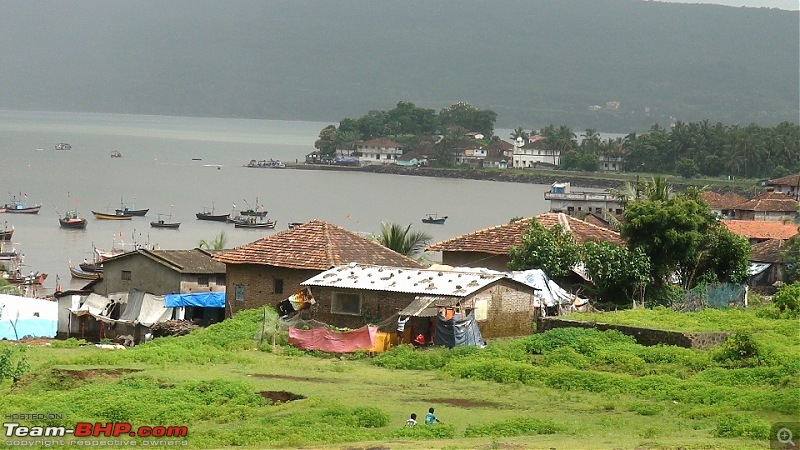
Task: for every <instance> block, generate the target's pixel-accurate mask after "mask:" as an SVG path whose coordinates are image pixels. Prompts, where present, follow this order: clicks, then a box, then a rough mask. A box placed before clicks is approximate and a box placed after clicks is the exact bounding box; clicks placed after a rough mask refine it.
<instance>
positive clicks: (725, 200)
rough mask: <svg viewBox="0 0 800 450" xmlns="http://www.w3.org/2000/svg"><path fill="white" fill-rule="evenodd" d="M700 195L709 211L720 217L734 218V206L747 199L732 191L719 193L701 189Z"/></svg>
mask: <svg viewBox="0 0 800 450" xmlns="http://www.w3.org/2000/svg"><path fill="white" fill-rule="evenodd" d="M700 196H701V197H702V198H703V201H705V202H706V204H708V207H709V208H711V211H714V213H715V214H716V215H717V216H718V217H719V218H721V219H735V218H736V217H735V216H736V207H737V206H738V205H741V204H742V203H744V202H746V201H747V199H746V198H744V197H742V196H741V195H739V194H736V193H734V192H726V193H724V194H719V193H717V192H714V191H703V192H702V193H701V194H700Z"/></svg>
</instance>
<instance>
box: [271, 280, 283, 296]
mask: <svg viewBox="0 0 800 450" xmlns="http://www.w3.org/2000/svg"><path fill="white" fill-rule="evenodd" d="M272 291H273V294H283V279H282V278H275V281H274V282H273V283H272Z"/></svg>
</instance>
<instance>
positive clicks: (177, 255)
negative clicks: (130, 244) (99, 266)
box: [91, 248, 225, 324]
mask: <svg viewBox="0 0 800 450" xmlns="http://www.w3.org/2000/svg"><path fill="white" fill-rule="evenodd" d="M216 252H217V251H208V250H203V249H200V248H195V249H192V250H147V249H139V250H136V251H132V252H125V253H121V254H119V255H116V256H113V257H110V258H107V259H105V260H104V261H103V277H102V278H101V279H99V280H97V282H96V283H95V284H94V285H93V286H92V287H91V290H92V292H94V293H96V294H99V295H102V296H104V297H110V296H111V295H112V294H115V293H119V292H135V291H139V292H145V293H148V294H153V295H167V294H197V293H202V292H222V291H225V265H224V264H222V263H220V262H218V261H215V260H214V258H213V256H214V255H215V253H216ZM182 317H183V318H185V319H187V320H192V319H198V320H201V321H202V323H204V324H207V323H210V322H219V321H221V320H222V319H224V317H225V311H224V310H223V309H222V308H202V307H197V308H192V307H189V308H187V309H186V311H184V315H183V316H182Z"/></svg>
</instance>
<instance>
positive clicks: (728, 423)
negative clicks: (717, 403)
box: [714, 414, 770, 440]
mask: <svg viewBox="0 0 800 450" xmlns="http://www.w3.org/2000/svg"><path fill="white" fill-rule="evenodd" d="M714 434H715V435H716V436H718V437H747V438H752V439H764V440H766V439H769V434H770V426H769V423H767V422H765V421H764V420H761V419H758V418H755V417H750V416H743V415H741V414H725V415H723V416H721V417H720V418H719V419H717V426H716V429H715V430H714Z"/></svg>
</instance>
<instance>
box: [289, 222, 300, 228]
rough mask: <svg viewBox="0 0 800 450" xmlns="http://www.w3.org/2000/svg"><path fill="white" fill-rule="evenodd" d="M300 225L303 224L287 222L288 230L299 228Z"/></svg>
mask: <svg viewBox="0 0 800 450" xmlns="http://www.w3.org/2000/svg"><path fill="white" fill-rule="evenodd" d="M302 224H303V222H289V229H290V230H294V229H295V228H297V227H299V226H300V225H302Z"/></svg>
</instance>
